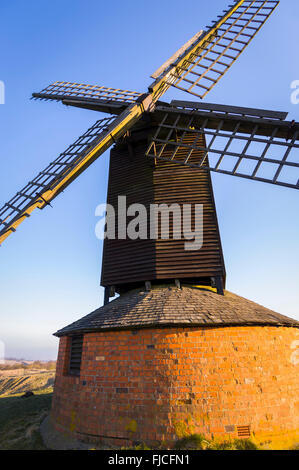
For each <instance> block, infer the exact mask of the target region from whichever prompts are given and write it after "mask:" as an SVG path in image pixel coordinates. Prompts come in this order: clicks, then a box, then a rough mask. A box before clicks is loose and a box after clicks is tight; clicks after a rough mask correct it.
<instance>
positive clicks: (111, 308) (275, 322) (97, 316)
mask: <svg viewBox="0 0 299 470" xmlns="http://www.w3.org/2000/svg"><path fill="white" fill-rule="evenodd" d="M166 325H169V326H175V325H181V326H188V327H190V326H228V325H272V326H290V327H291V326H293V327H297V328H299V322H298V321H296V320H293V319H291V318H288V317H286V316H284V315H280V314H279V313H276V312H273V311H272V310H269V309H267V308H265V307H262V306H261V305H258V304H256V303H254V302H251V301H250V300H247V299H244V298H243V297H239V296H238V295H235V294H232V293H230V292H227V291H226V292H225V295H224V296H221V295H218V294H216V293H214V292H211V291H208V290H203V289H199V288H194V287H182V288H181V289H179V288H176V287H170V286H160V287H154V288H153V289H152V290H151V291H148V292H147V291H145V290H142V289H136V290H132V291H130V292H128V293H126V294H124V295H122V296H120V297H118V298H117V299H116V300H113V301H112V302H110V303H109V304H107V305H105V306H104V307H101V308H98V309H97V310H95V311H94V312H92V313H90V314H89V315H86V316H85V317H83V318H81V319H80V320H77V321H76V322H74V323H72V324H71V325H68V326H66V327H65V328H62V329H61V330H59V331H57V332H56V333H55V335H56V336H64V335H67V334H70V333H75V332H88V331H96V330H100V331H101V330H113V329H133V328H149V327H157V326H166Z"/></svg>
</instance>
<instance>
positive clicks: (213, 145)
mask: <svg viewBox="0 0 299 470" xmlns="http://www.w3.org/2000/svg"><path fill="white" fill-rule="evenodd" d="M210 106H212V105H210ZM214 108H215V109H214V110H213V109H210V110H209V111H207V110H198V109H193V110H187V109H186V106H185V107H184V108H177V107H172V108H171V107H162V106H159V107H157V110H156V113H155V120H157V121H158V122H157V130H156V132H155V133H154V135H153V138H152V141H151V143H150V145H149V147H148V150H147V152H146V154H147V156H148V157H151V158H154V159H160V160H164V161H171V162H174V163H179V164H181V165H186V166H189V167H194V168H199V169H200V168H202V169H208V170H210V171H213V172H217V173H223V174H227V175H233V176H238V177H242V178H247V179H251V180H256V181H262V182H266V183H272V184H276V185H279V186H286V187H289V188H293V189H299V123H295V122H294V121H292V122H288V121H284V120H282V118H283V116H284V115H285V113H279V112H278V113H275V112H271V111H269V112H267V111H264V110H262V111H261V112H258V110H256V111H255V112H256V117H252V114H254V110H248V111H247V113H248V114H250V115H246V108H238V109H239V114H238V113H236V108H235V107H232V112H229V111H228V109H229V106H227V107H225V108H226V111H225V112H220V111H219V110H217V105H214ZM218 108H219V106H218ZM267 113H268V114H269V113H270V115H271V118H269V117H263V115H265V114H266V115H267ZM275 116H277V118H276V119H275ZM187 134H188V135H189V136H193V137H192V139H191V141H190V139H189V141H190V143H188V144H186V143H184V142H183V140H184V137H185V136H186V135H187ZM202 135H205V141H206V144H205V145H203V144H202V139H201V137H202ZM195 150H201V151H203V154H202V157H201V158H200V159H198V157H196V158H194V153H195V152H194V151H195ZM207 157H208V158H207Z"/></svg>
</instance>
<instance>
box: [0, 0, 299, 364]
mask: <svg viewBox="0 0 299 470" xmlns="http://www.w3.org/2000/svg"><path fill="white" fill-rule="evenodd" d="M228 3H229V0H214V1H213V2H207V1H206V0H185V1H184V2H182V1H178V0H151V2H148V1H146V0H138V1H137V0H127V1H126V2H124V1H121V0H112V1H111V2H106V1H105V2H104V1H100V0H59V1H58V0H52V1H51V2H49V1H47V0H28V1H26V2H24V1H23V0H14V1H13V2H1V5H0V18H1V29H0V44H1V48H0V80H2V81H4V83H5V87H6V88H5V91H6V93H5V94H6V102H5V104H4V105H0V136H1V140H0V205H2V204H3V203H4V202H6V201H7V200H8V199H9V198H10V197H12V196H13V195H14V194H15V193H16V192H17V191H18V190H20V189H21V188H22V187H23V186H24V185H25V184H26V183H27V181H29V180H30V179H32V177H34V176H35V174H36V173H37V172H38V171H40V170H41V169H43V168H44V167H45V166H46V165H47V163H48V162H49V161H52V160H53V159H54V158H56V156H57V155H58V154H59V153H61V152H62V151H63V150H65V148H66V147H67V146H68V145H69V144H70V143H72V142H73V141H74V140H75V138H77V137H78V136H79V135H81V134H82V133H83V132H84V131H85V130H86V129H87V128H88V127H90V125H91V124H93V122H94V121H95V120H97V119H99V117H100V116H101V115H99V114H96V113H95V112H93V111H87V110H79V109H75V108H67V107H65V106H63V105H61V104H59V103H55V102H38V101H33V100H31V101H30V99H29V98H30V96H31V93H32V92H34V91H36V92H38V91H40V90H41V89H42V88H44V87H45V86H47V85H48V84H50V83H52V82H54V81H56V80H62V81H73V82H82V83H92V84H98V85H104V86H111V87H114V88H123V89H131V90H136V91H141V92H143V91H146V89H147V86H148V85H149V84H150V83H151V79H150V77H149V76H150V74H151V73H152V72H153V71H154V70H156V69H157V68H158V67H159V66H160V65H161V64H162V63H163V62H164V61H165V60H166V59H167V58H168V57H169V56H170V55H172V53H173V52H175V51H176V50H177V49H178V48H179V47H180V46H181V45H182V44H183V43H185V42H186V41H187V40H188V39H189V38H190V37H191V36H193V35H194V34H195V33H196V32H197V31H198V30H200V29H202V28H204V27H205V26H206V25H208V24H209V23H210V21H211V20H213V19H216V16H217V15H218V14H220V13H221V11H222V9H224V8H225V7H226V6H227V5H228ZM298 18H299V2H298V1H297V0H283V1H282V2H281V4H280V6H279V8H278V10H276V12H275V13H274V15H273V16H272V18H271V19H270V21H269V22H268V23H267V24H266V25H265V26H264V28H263V29H262V31H261V32H260V33H259V34H258V36H257V37H256V38H255V40H254V41H253V42H252V43H251V45H250V46H249V47H248V48H247V50H246V51H245V53H244V54H243V55H242V56H241V57H240V58H239V60H238V61H237V63H236V64H234V66H233V67H232V69H231V70H230V71H229V72H228V73H227V74H226V76H225V77H224V78H223V79H222V80H221V81H220V83H219V84H218V85H217V86H216V87H215V88H214V90H212V92H210V94H209V95H208V96H207V97H206V99H205V101H207V102H215V103H223V104H232V105H240V106H251V107H261V108H266V109H267V108H268V109H276V110H281V111H288V112H289V113H290V115H289V118H290V119H296V120H297V121H299V105H297V106H296V105H293V104H291V101H290V95H291V89H290V84H291V82H292V81H293V80H299V69H298V44H299V24H298V21H299V20H298ZM164 98H165V99H166V98H167V99H173V98H177V99H179V98H181V99H191V100H192V99H193V98H192V97H191V98H188V95H187V94H184V93H183V92H182V93H181V92H176V91H173V90H170V91H169V92H168V94H167V95H165V97H164ZM108 157H109V154H108V152H106V153H105V154H104V155H103V156H101V157H100V158H99V159H98V160H97V161H96V162H95V163H94V164H93V165H92V166H91V167H90V168H89V169H88V170H87V171H86V172H85V173H84V174H82V175H81V176H80V177H79V178H78V180H76V181H75V182H74V183H73V184H72V185H71V186H70V187H69V188H68V189H67V190H66V191H65V193H63V194H62V195H60V196H59V197H58V198H57V199H56V200H55V201H54V202H53V206H54V208H53V209H51V208H46V209H45V210H43V211H37V212H36V213H35V214H34V215H33V216H32V217H31V218H30V220H29V221H26V222H25V223H24V224H22V225H21V227H20V228H19V229H18V231H17V232H16V234H13V235H12V236H10V237H9V238H8V239H7V240H6V241H5V242H4V243H3V245H2V247H1V248H0V256H1V258H0V259H1V261H0V340H2V341H4V342H5V345H6V356H18V357H26V358H28V359H31V358H38V359H50V358H55V357H56V352H57V344H58V340H57V339H56V338H54V337H53V336H52V333H53V332H54V331H56V330H57V329H59V328H61V327H63V326H65V325H67V324H69V323H70V322H72V321H74V320H76V319H78V318H80V317H81V316H83V315H85V314H87V313H89V312H90V311H92V310H93V309H95V308H97V307H99V306H100V305H102V301H103V291H102V288H100V286H99V278H100V272H101V257H102V243H101V242H100V241H99V240H97V238H96V236H95V233H94V230H95V225H96V222H97V218H96V217H95V208H96V206H97V205H98V204H100V203H103V202H105V200H106V189H107V170H108ZM213 181H214V190H215V197H216V203H217V208H218V217H219V223H220V229H221V234H222V242H223V249H224V256H225V261H226V268H227V288H228V289H229V290H231V291H233V292H235V293H237V294H239V295H241V296H244V297H247V298H249V299H251V300H254V301H256V302H258V303H261V304H262V305H264V306H266V307H269V308H272V309H273V310H276V311H278V312H280V313H283V314H285V315H289V316H292V317H294V318H297V319H299V289H298V283H299V249H298V240H299V218H298V205H299V192H296V191H295V190H292V189H286V188H280V187H274V186H272V185H266V184H263V183H258V182H252V181H249V180H243V179H238V178H234V177H229V176H224V175H213Z"/></svg>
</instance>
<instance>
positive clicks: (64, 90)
mask: <svg viewBox="0 0 299 470" xmlns="http://www.w3.org/2000/svg"><path fill="white" fill-rule="evenodd" d="M140 96H141V93H138V92H137V91H130V90H121V89H115V88H107V87H104V86H98V85H88V84H84V83H72V82H54V83H52V84H51V85H49V86H47V87H46V88H44V89H43V90H42V91H40V92H39V93H34V94H33V98H35V99H39V100H56V101H61V100H64V99H67V98H68V99H70V98H85V99H93V100H96V99H98V100H104V101H107V102H109V101H114V102H115V101H117V102H121V103H127V104H131V103H134V102H135V101H136V100H137V99H138V98H139V97H140Z"/></svg>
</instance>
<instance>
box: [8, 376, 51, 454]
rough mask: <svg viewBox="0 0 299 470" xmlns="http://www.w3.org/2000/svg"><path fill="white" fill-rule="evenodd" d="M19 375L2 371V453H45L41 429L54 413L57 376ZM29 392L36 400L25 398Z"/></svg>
mask: <svg viewBox="0 0 299 470" xmlns="http://www.w3.org/2000/svg"><path fill="white" fill-rule="evenodd" d="M7 374H8V375H7ZM19 374H20V371H19V370H10V371H5V373H4V371H3V374H2V371H0V450H8V449H12V450H22V449H36V450H38V449H45V446H44V444H43V442H42V439H41V435H40V432H39V426H40V423H41V422H42V421H43V419H44V418H45V417H46V416H47V415H48V414H49V411H50V407H51V401H52V392H53V384H54V377H55V372H54V371H50V372H49V371H41V370H40V371H38V370H36V369H35V370H32V371H31V370H30V369H27V370H25V371H24V374H23V375H19ZM27 391H32V392H34V396H32V397H29V398H21V396H22V395H23V394H24V393H25V392H27Z"/></svg>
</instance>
